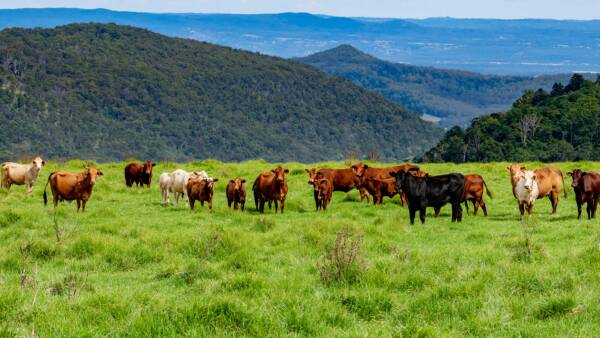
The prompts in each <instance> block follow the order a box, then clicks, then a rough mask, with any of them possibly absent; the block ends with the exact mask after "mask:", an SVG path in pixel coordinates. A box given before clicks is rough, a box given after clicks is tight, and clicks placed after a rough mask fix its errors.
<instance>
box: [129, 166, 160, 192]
mask: <svg viewBox="0 0 600 338" xmlns="http://www.w3.org/2000/svg"><path fill="white" fill-rule="evenodd" d="M154 166H156V163H153V162H152V161H146V162H145V163H143V164H138V163H129V164H128V165H127V166H126V167H125V184H126V185H127V186H128V187H132V186H133V184H134V183H135V185H136V186H142V187H143V186H144V184H145V185H147V186H148V188H150V183H151V182H152V168H154Z"/></svg>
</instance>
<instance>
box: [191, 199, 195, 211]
mask: <svg viewBox="0 0 600 338" xmlns="http://www.w3.org/2000/svg"><path fill="white" fill-rule="evenodd" d="M195 204H196V200H195V199H193V198H192V199H191V200H190V209H192V210H194V205H195Z"/></svg>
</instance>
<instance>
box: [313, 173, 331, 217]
mask: <svg viewBox="0 0 600 338" xmlns="http://www.w3.org/2000/svg"><path fill="white" fill-rule="evenodd" d="M314 186H315V194H316V196H317V210H319V209H323V210H327V205H329V203H331V196H332V194H333V184H331V181H330V180H329V179H327V178H321V179H319V180H318V181H315V183H314Z"/></svg>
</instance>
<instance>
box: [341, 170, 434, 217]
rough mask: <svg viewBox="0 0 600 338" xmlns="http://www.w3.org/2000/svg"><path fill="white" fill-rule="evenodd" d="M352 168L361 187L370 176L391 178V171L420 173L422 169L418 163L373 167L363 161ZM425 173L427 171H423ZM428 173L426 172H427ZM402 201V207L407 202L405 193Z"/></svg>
mask: <svg viewBox="0 0 600 338" xmlns="http://www.w3.org/2000/svg"><path fill="white" fill-rule="evenodd" d="M350 168H351V169H352V171H353V172H354V175H356V177H357V178H358V180H359V186H360V187H364V185H365V183H366V181H365V180H366V179H368V178H390V177H392V176H390V173H392V172H395V173H398V172H404V173H411V174H418V173H419V172H421V171H420V168H419V167H418V166H416V165H412V164H408V163H407V164H401V165H397V166H393V167H387V168H373V167H370V166H368V165H366V164H364V163H362V162H360V163H357V164H355V165H353V166H351V167H350ZM423 174H425V173H423ZM425 175H426V174H425ZM401 201H402V207H404V205H405V204H406V201H405V198H404V195H403V194H402V195H401ZM373 203H375V201H373Z"/></svg>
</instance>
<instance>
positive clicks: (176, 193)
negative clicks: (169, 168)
mask: <svg viewBox="0 0 600 338" xmlns="http://www.w3.org/2000/svg"><path fill="white" fill-rule="evenodd" d="M190 178H198V179H210V177H208V174H207V173H206V171H192V172H187V171H185V170H181V169H177V170H175V171H174V172H172V173H171V189H170V190H171V192H173V200H174V203H173V204H174V205H175V206H177V205H178V204H179V197H180V196H181V195H183V197H184V199H185V201H186V202H188V203H189V199H188V195H187V183H188V181H189V180H190Z"/></svg>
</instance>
